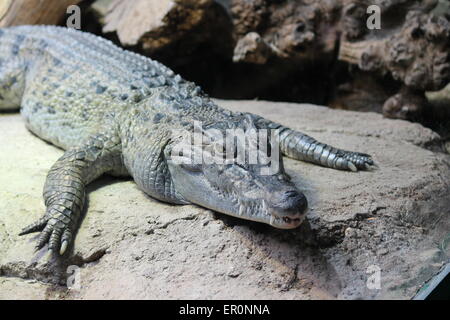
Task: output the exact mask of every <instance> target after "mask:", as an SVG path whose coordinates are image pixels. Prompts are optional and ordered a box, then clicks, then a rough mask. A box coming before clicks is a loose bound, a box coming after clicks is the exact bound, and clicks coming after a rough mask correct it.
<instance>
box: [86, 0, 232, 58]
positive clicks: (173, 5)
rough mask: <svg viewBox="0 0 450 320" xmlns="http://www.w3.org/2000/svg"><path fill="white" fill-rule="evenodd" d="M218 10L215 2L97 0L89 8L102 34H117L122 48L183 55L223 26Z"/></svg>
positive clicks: (150, 52)
mask: <svg viewBox="0 0 450 320" xmlns="http://www.w3.org/2000/svg"><path fill="white" fill-rule="evenodd" d="M219 8H221V7H219V5H218V4H217V3H215V2H214V0H201V1H199V0H136V1H125V0H97V1H95V2H94V3H93V4H92V6H91V9H92V10H93V11H94V13H95V15H96V17H97V19H98V21H99V22H100V23H101V24H102V25H103V33H115V34H117V37H118V39H119V41H120V43H121V44H122V45H123V46H125V47H131V46H134V47H139V48H141V49H142V50H143V51H144V52H145V53H147V54H154V53H156V52H160V51H161V50H169V49H170V50H172V51H173V50H176V52H175V53H172V54H178V55H183V56H185V55H186V54H191V53H192V52H191V51H192V50H194V48H195V47H196V45H199V44H200V43H202V44H204V43H206V42H208V41H210V40H211V37H212V36H213V35H214V37H215V36H216V33H215V32H217V31H218V29H217V26H219V27H221V25H223V22H222V21H221V15H220V13H219V11H220V12H223V10H219ZM223 39H226V38H223ZM188 41H189V42H190V44H189V45H187V44H186V43H187V42H188ZM186 46H190V47H191V48H190V50H189V51H183V50H186Z"/></svg>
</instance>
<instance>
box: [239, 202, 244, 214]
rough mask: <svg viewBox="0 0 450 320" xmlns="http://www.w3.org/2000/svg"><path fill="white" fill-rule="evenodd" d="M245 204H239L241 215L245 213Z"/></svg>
mask: <svg viewBox="0 0 450 320" xmlns="http://www.w3.org/2000/svg"><path fill="white" fill-rule="evenodd" d="M244 209H245V208H244V206H243V205H242V204H241V205H240V206H239V215H240V216H243V215H244Z"/></svg>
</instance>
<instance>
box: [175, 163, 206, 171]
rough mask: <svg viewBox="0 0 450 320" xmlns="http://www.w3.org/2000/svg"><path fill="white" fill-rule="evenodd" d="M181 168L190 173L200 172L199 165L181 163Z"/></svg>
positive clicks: (200, 166) (200, 167)
mask: <svg viewBox="0 0 450 320" xmlns="http://www.w3.org/2000/svg"><path fill="white" fill-rule="evenodd" d="M180 166H181V168H183V169H185V170H187V171H191V172H201V171H202V165H201V164H195V163H182V164H180Z"/></svg>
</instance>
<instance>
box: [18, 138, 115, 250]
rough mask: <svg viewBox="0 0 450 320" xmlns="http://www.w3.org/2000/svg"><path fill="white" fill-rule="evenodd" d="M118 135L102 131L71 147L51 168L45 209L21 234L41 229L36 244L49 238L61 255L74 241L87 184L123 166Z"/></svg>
mask: <svg viewBox="0 0 450 320" xmlns="http://www.w3.org/2000/svg"><path fill="white" fill-rule="evenodd" d="M120 149H121V147H120V142H119V139H118V138H116V137H115V136H113V135H110V134H99V135H96V136H94V137H91V138H89V139H88V141H87V142H86V143H83V144H81V145H80V146H79V147H75V148H72V149H69V150H68V151H66V152H65V153H64V155H63V156H62V157H61V158H60V159H58V160H57V161H56V163H55V164H54V165H53V166H52V168H51V169H50V171H49V173H48V175H47V180H46V182H45V186H44V200H45V206H46V208H47V209H46V212H45V214H44V216H43V217H42V218H41V219H39V220H38V221H36V222H35V223H33V224H31V225H29V226H28V227H26V228H24V229H23V230H22V231H21V233H20V235H24V234H28V233H32V232H37V231H42V232H41V234H40V237H39V240H38V243H37V246H36V248H37V249H40V248H42V247H43V246H44V245H45V244H46V243H47V242H48V244H49V250H51V251H53V252H57V251H58V250H59V253H60V254H61V255H62V254H64V252H65V251H66V249H67V247H68V245H69V244H70V243H71V241H72V239H73V236H74V233H75V231H76V228H77V225H78V222H79V218H80V215H81V212H82V210H83V206H84V202H85V187H86V185H87V184H89V183H90V182H91V181H93V180H95V179H96V178H98V177H99V176H101V175H102V174H103V173H106V172H111V171H112V172H114V171H116V170H120V169H121V168H122V167H123V165H122V160H121V153H120Z"/></svg>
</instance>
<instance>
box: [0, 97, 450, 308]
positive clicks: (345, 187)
mask: <svg viewBox="0 0 450 320" xmlns="http://www.w3.org/2000/svg"><path fill="white" fill-rule="evenodd" d="M218 102H219V103H220V104H221V105H222V106H224V107H229V108H231V109H233V110H239V111H248V112H254V113H257V114H261V115H263V116H266V117H267V118H269V119H272V120H275V121H278V122H281V123H283V124H285V125H288V126H291V127H292V128H295V129H298V130H301V131H303V132H305V133H307V134H310V135H312V136H314V137H316V138H317V139H320V140H322V141H324V142H327V143H330V144H333V145H336V146H338V147H342V148H346V149H352V150H358V151H361V152H367V153H371V154H372V155H373V157H374V159H375V161H376V162H377V164H378V166H379V169H378V170H376V171H372V172H358V173H351V172H344V171H337V170H332V169H327V168H323V167H319V166H315V165H312V164H308V163H304V162H299V161H294V160H291V159H286V161H285V165H286V168H287V171H288V173H289V174H290V175H291V176H292V178H293V181H294V182H295V184H296V185H297V186H298V187H299V189H300V190H302V191H303V192H304V193H305V194H306V196H307V198H308V200H309V203H310V209H309V212H308V221H307V222H306V223H304V224H303V225H302V226H301V227H300V228H298V229H296V230H291V231H284V230H276V229H274V228H271V227H270V226H267V225H262V224H258V223H254V222H250V221H244V220H240V219H235V218H232V217H228V216H226V215H222V214H219V213H213V212H212V211H210V210H206V209H203V208H200V207H197V206H193V205H192V206H191V205H187V206H174V205H168V204H165V203H162V202H159V201H156V200H153V199H151V198H149V197H147V196H145V195H144V194H143V193H142V192H141V191H139V190H138V188H137V187H136V185H135V184H134V183H133V182H131V181H127V180H118V179H113V178H108V177H105V178H102V179H100V180H99V181H96V182H95V183H93V184H92V185H91V186H90V187H89V209H88V212H87V214H86V216H85V218H84V220H83V221H82V223H81V227H80V230H79V231H78V233H77V236H76V239H75V244H74V248H72V249H71V251H70V252H69V254H68V256H67V257H66V259H57V258H49V257H47V255H46V248H43V249H42V250H40V251H38V252H34V244H35V241H36V237H37V236H36V235H28V236H23V237H18V236H17V234H18V232H19V230H20V229H21V228H22V227H23V226H25V225H27V224H29V223H31V222H33V221H35V220H36V219H37V218H38V217H40V216H41V215H42V213H43V212H44V204H43V200H42V196H41V195H42V187H43V184H44V180H45V176H46V173H47V171H48V169H49V168H50V166H51V165H52V164H53V162H54V161H55V160H56V159H57V158H58V157H59V156H60V155H61V154H62V151H61V150H58V149H57V148H55V147H53V146H51V145H49V144H47V143H45V142H43V141H42V140H40V139H38V138H37V137H35V136H33V135H32V134H30V133H29V132H27V130H26V129H25V126H24V124H23V121H22V120H21V119H20V116H18V115H16V114H3V115H0V144H1V146H2V156H1V158H0V185H1V186H2V188H1V189H0V198H1V199H2V201H1V202H0V243H2V246H1V247H0V298H2V299H16V298H30V299H41V298H48V299H57V298H58V297H59V298H61V299H91V298H100V299H162V298H178V299H199V298H204V299H219V298H220V299H231V298H242V299H311V298H316V299H324V298H331V299H333V298H339V299H356V298H364V299H384V298H395V299H409V298H411V297H413V296H414V295H415V293H416V292H417V290H418V289H419V288H420V287H421V286H422V285H423V284H424V283H425V282H426V281H428V280H429V279H430V278H432V277H433V276H434V275H435V274H436V273H437V272H438V271H439V268H440V266H441V265H442V263H445V262H446V261H447V260H448V258H449V256H450V252H449V247H448V241H447V242H445V241H444V239H445V237H446V236H447V235H448V231H449V230H450V219H449V208H450V198H449V196H448V195H449V191H450V190H449V188H450V187H449V181H450V156H449V155H447V154H444V153H441V152H433V151H431V150H429V149H427V148H429V146H430V145H433V144H434V143H436V141H437V140H439V136H438V135H437V134H436V133H434V132H433V131H431V130H429V129H426V128H424V127H422V126H421V125H419V124H412V123H409V122H406V121H402V120H389V119H383V118H382V116H381V115H379V114H374V113H356V112H349V111H341V110H331V109H327V108H323V107H318V106H312V105H298V104H288V103H273V102H258V101H218ZM149 230H152V231H151V232H149ZM349 230H350V231H349ZM374 266H375V267H374ZM374 268H375V269H374ZM376 268H379V269H381V289H380V290H376V289H369V288H368V287H367V286H366V283H367V280H368V277H369V276H370V275H371V273H370V270H376ZM368 272H369V273H368ZM29 280H35V281H36V282H34V283H33V282H30V281H29ZM67 283H68V284H69V286H70V288H71V289H68V288H67V287H66V284H67ZM77 285H78V286H77Z"/></svg>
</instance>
